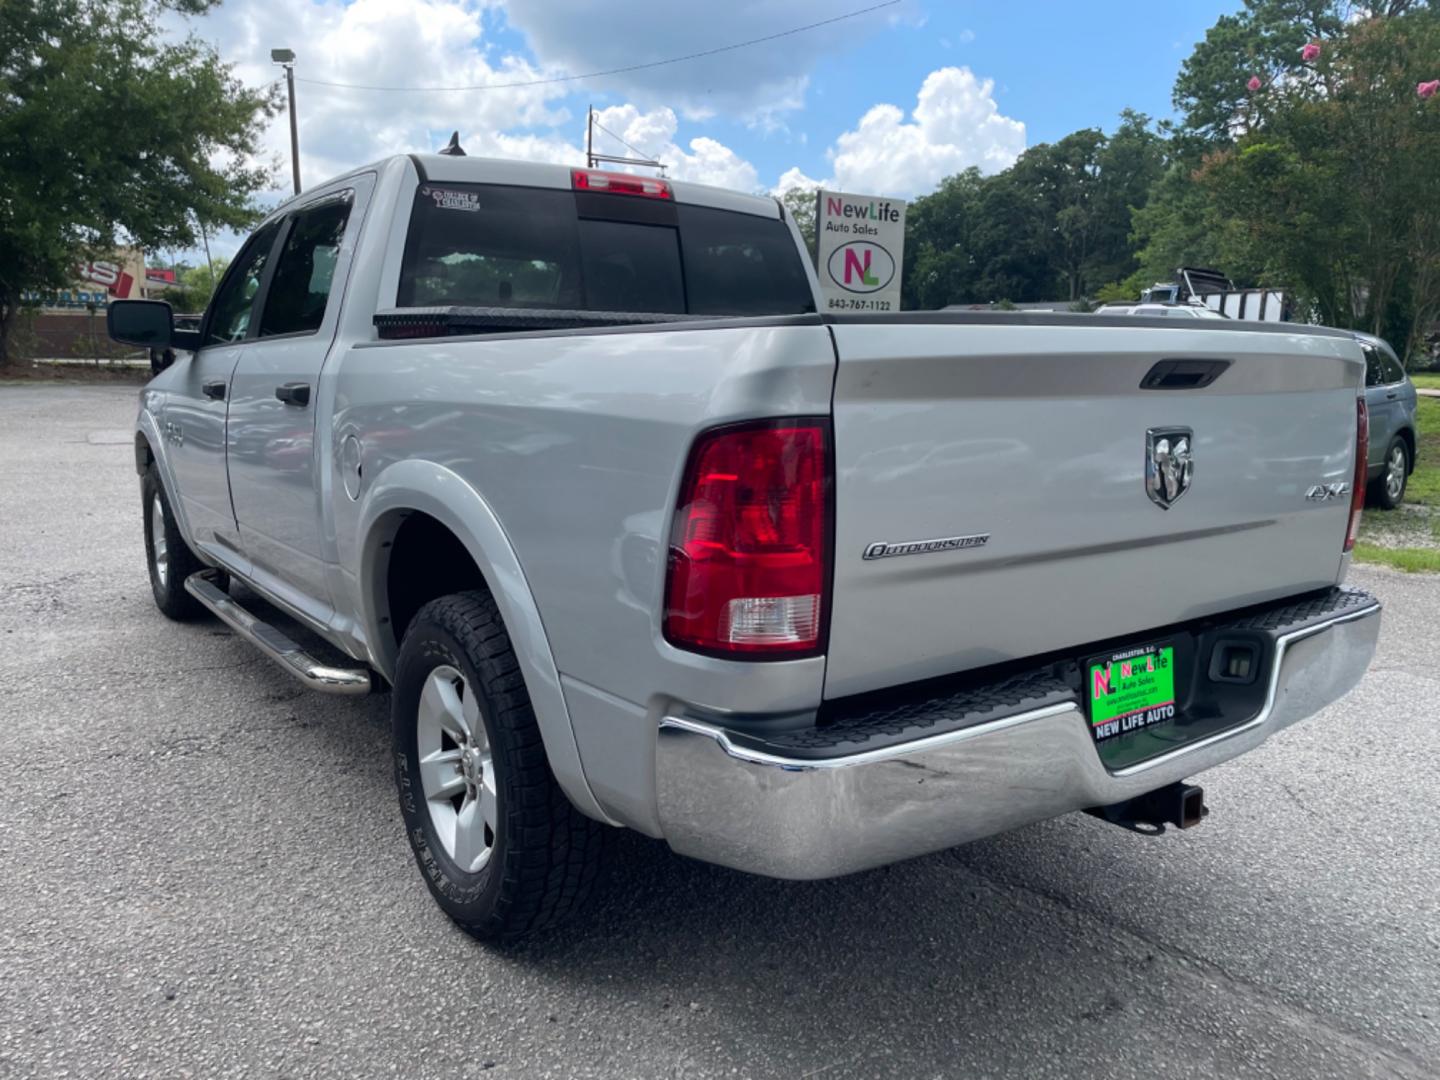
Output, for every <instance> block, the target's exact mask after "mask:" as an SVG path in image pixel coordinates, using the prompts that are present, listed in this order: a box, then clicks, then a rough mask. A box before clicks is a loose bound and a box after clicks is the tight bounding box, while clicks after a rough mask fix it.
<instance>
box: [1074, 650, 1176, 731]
mask: <svg viewBox="0 0 1440 1080" xmlns="http://www.w3.org/2000/svg"><path fill="white" fill-rule="evenodd" d="M1085 687H1086V690H1085V692H1086V696H1087V697H1088V699H1089V702H1090V733H1091V734H1092V735H1094V737H1095V741H1096V742H1104V741H1105V740H1106V739H1113V738H1115V737H1116V736H1119V735H1125V734H1127V733H1129V732H1132V731H1143V730H1144V729H1145V728H1148V727H1150V726H1151V725H1152V724H1160V723H1164V722H1165V721H1166V720H1173V719H1175V649H1174V646H1172V645H1168V644H1154V645H1141V646H1137V647H1135V648H1131V649H1122V650H1121V651H1119V652H1117V653H1113V654H1112V655H1110V656H1104V657H1097V658H1096V659H1093V660H1091V661H1089V662H1088V663H1087V664H1086V665H1085Z"/></svg>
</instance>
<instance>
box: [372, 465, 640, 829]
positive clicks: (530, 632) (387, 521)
mask: <svg viewBox="0 0 1440 1080" xmlns="http://www.w3.org/2000/svg"><path fill="white" fill-rule="evenodd" d="M414 511H418V512H420V513H423V514H428V515H429V516H430V517H432V518H434V519H435V520H436V521H438V522H440V524H442V525H444V526H445V527H446V528H447V529H449V530H450V532H451V533H453V534H454V535H455V536H456V538H458V539H459V541H460V542H461V543H462V544H463V545H464V546H465V549H466V550H467V551H468V552H469V553H470V557H471V559H473V560H474V562H475V565H476V566H478V567H479V568H480V573H481V576H483V577H484V579H485V583H486V585H488V586H489V588H490V592H491V595H493V596H494V597H495V603H496V605H497V606H498V607H499V608H500V616H501V618H503V619H504V620H505V630H506V632H507V634H508V635H509V637H510V643H511V645H512V646H513V647H514V649H515V656H516V658H517V660H518V661H519V664H520V671H521V674H522V675H523V676H524V678H525V686H526V689H527V690H528V691H529V694H530V704H531V706H532V707H533V708H534V710H535V717H536V720H537V721H538V723H539V726H540V738H541V741H542V742H543V743H544V744H545V755H546V757H547V758H548V759H549V761H550V769H551V771H552V772H553V773H554V774H555V779H556V780H557V781H559V783H560V787H561V789H562V790H563V791H564V792H565V794H566V796H568V797H569V799H570V801H571V802H572V803H573V804H574V805H575V808H576V809H577V810H579V811H580V812H581V813H583V814H585V815H587V816H588V817H592V818H595V819H596V820H598V821H603V822H605V823H606V824H610V825H614V824H616V823H615V822H614V821H613V820H611V818H610V817H609V816H608V815H607V814H606V813H605V812H604V810H602V809H601V808H600V804H599V803H598V802H597V801H596V799H595V796H594V794H593V793H592V792H591V790H590V785H589V783H588V782H587V781H586V779H585V772H584V769H583V767H582V766H581V764H580V749H579V747H578V746H577V745H576V743H575V732H574V729H573V727H572V726H571V720H570V711H569V709H568V708H567V707H566V704H565V695H564V693H563V692H562V691H561V688H560V672H559V669H558V668H557V667H556V666H555V657H554V655H553V654H552V653H551V651H550V640H549V638H548V637H547V636H546V634H545V626H544V623H543V622H542V621H541V618H540V609H539V608H538V607H537V606H536V604H535V597H534V594H533V593H532V592H531V590H530V585H529V583H528V582H527V581H526V579H525V572H524V570H523V569H521V566H520V560H519V558H518V557H517V556H516V554H515V549H514V548H513V547H511V545H510V539H509V537H507V536H506V535H505V530H504V529H503V528H502V527H501V525H500V519H499V518H498V517H496V515H495V512H494V510H492V509H491V508H490V505H489V503H487V502H486V501H485V499H484V498H483V497H482V496H481V495H480V493H479V492H478V491H476V490H475V489H474V488H473V487H471V486H470V485H469V484H468V483H467V482H466V481H465V480H464V478H463V477H461V476H460V475H459V474H458V473H455V472H454V471H452V470H450V469H447V468H446V467H445V466H443V465H439V464H436V463H435V462H432V461H424V460H418V459H410V460H406V461H400V462H396V463H395V464H393V465H390V466H388V467H386V468H385V469H384V470H383V471H382V472H381V473H380V475H379V476H377V477H376V478H375V481H374V483H373V484H372V485H371V487H370V490H369V492H368V494H367V495H366V497H365V500H364V502H363V504H362V506H361V510H360V519H359V526H358V533H359V538H360V574H359V581H358V586H359V587H358V590H357V592H358V594H359V596H358V600H359V604H358V606H359V614H360V619H361V623H362V625H363V626H364V628H365V638H366V641H367V642H369V645H370V654H371V659H372V661H373V662H374V664H375V667H376V668H377V669H379V670H380V671H381V672H382V673H383V674H384V675H385V677H386V678H387V679H388V678H393V676H394V674H395V661H396V657H397V653H398V649H397V648H396V647H395V645H394V644H393V640H394V635H393V633H392V632H391V631H390V628H389V627H388V626H387V625H386V624H385V623H382V621H381V620H382V619H387V620H388V618H389V613H388V610H387V609H388V601H387V600H386V596H385V588H384V581H385V572H386V570H387V568H388V564H389V554H388V552H389V548H388V541H389V539H390V537H391V536H393V535H394V531H395V529H396V528H398V525H399V522H400V521H401V520H403V518H404V516H405V514H406V513H407V512H414Z"/></svg>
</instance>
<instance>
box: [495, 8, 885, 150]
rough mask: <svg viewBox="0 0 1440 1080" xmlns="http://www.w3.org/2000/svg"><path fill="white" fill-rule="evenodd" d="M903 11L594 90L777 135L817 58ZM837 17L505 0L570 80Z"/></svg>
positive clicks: (826, 11) (535, 44) (609, 81)
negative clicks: (729, 119) (732, 119)
mask: <svg viewBox="0 0 1440 1080" xmlns="http://www.w3.org/2000/svg"><path fill="white" fill-rule="evenodd" d="M909 2H910V0H907V4H906V7H904V8H902V9H901V14H900V15H896V14H894V11H895V9H887V10H886V11H880V12H875V13H873V14H869V15H863V16H859V17H857V18H854V19H846V20H845V21H843V22H836V23H831V24H830V25H828V26H819V27H816V28H814V29H811V30H806V31H804V32H803V33H799V34H790V35H788V36H785V37H776V38H775V39H774V40H771V41H763V42H759V43H757V44H754V45H749V46H747V47H745V48H743V49H734V50H729V51H725V52H720V53H716V54H715V55H712V56H704V57H697V58H695V59H687V60H685V61H684V62H683V63H675V64H665V65H664V66H660V67H651V68H646V69H644V70H641V71H630V72H624V73H620V74H617V75H612V76H607V77H606V78H605V79H603V80H597V81H596V82H595V84H594V85H595V87H596V88H597V89H601V90H609V91H613V92H616V93H619V94H622V95H624V96H625V97H628V98H630V99H632V100H635V101H638V102H639V103H640V104H641V105H642V106H645V107H647V108H653V107H656V106H660V105H664V106H669V107H673V108H675V109H678V110H679V111H680V113H681V114H682V115H683V116H685V117H686V118H687V119H691V120H698V119H705V118H707V117H709V116H713V115H716V114H717V113H724V114H729V115H738V116H741V117H743V118H745V119H746V120H748V121H749V122H751V123H754V124H755V125H757V126H758V127H761V128H762V129H766V130H769V129H773V128H777V127H780V126H782V125H781V124H780V121H779V119H778V114H781V113H785V112H790V111H794V110H796V109H799V108H801V107H802V106H803V104H804V101H805V87H806V85H807V82H808V76H809V74H810V72H811V70H812V69H813V68H814V65H815V63H816V62H817V61H818V60H819V59H820V58H821V57H822V56H826V55H830V54H835V53H839V52H843V51H846V50H848V49H850V48H853V47H855V46H857V45H858V44H860V43H862V42H863V41H864V40H865V39H866V38H868V37H870V36H872V35H874V34H876V33H878V32H880V31H881V30H882V29H883V28H884V27H886V26H887V25H896V24H897V23H898V22H901V21H903V14H904V12H905V11H906V10H907V9H908V7H909ZM856 6H857V7H858V6H860V5H856ZM845 10H846V8H845V7H840V8H837V7H836V4H835V0H789V2H788V3H784V4H775V3H766V2H763V0H739V2H738V3H728V4H725V3H721V4H716V3H694V2H686V0H663V2H660V0H651V2H649V3H644V2H637V0H630V2H628V3H597V2H596V0H509V2H507V3H506V5H505V11H506V17H507V19H508V20H509V22H510V24H511V25H512V26H514V27H515V28H516V29H518V30H520V31H521V32H522V33H524V34H525V37H526V39H527V40H528V41H529V43H530V46H531V48H532V50H533V51H534V53H535V55H536V56H538V57H539V58H540V60H541V61H542V62H544V63H553V64H557V65H559V66H560V67H563V68H564V69H565V70H566V71H567V72H568V73H574V74H583V73H585V72H589V71H603V70H609V69H614V68H624V67H630V66H633V65H637V64H647V63H651V62H654V61H657V60H668V59H671V58H673V57H678V56H687V55H689V54H692V53H696V52H701V51H704V50H706V49H715V48H720V47H722V46H726V45H734V44H739V43H740V42H743V41H752V40H754V39H756V38H763V37H766V36H767V35H778V34H782V33H784V32H785V31H788V30H794V29H796V28H797V27H801V26H806V25H809V24H811V23H817V22H821V21H823V20H826V19H831V18H834V17H835V16H836V15H837V14H843V13H844V12H845ZM587 89H589V87H588V86H587Z"/></svg>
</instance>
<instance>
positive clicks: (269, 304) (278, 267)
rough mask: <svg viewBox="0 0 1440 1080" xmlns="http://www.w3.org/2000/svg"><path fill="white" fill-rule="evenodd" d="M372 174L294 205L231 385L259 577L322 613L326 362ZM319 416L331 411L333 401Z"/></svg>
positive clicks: (244, 540) (240, 506)
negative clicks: (321, 439)
mask: <svg viewBox="0 0 1440 1080" xmlns="http://www.w3.org/2000/svg"><path fill="white" fill-rule="evenodd" d="M370 183H371V180H370V178H369V177H360V178H358V179H352V180H349V181H347V182H346V187H344V188H343V189H339V190H331V191H322V192H320V193H318V194H317V196H316V197H315V198H314V199H313V200H311V201H309V202H307V203H305V204H304V205H302V206H299V207H297V208H296V209H295V210H294V211H292V212H291V213H290V214H288V215H287V216H286V218H285V220H284V223H283V225H282V229H283V230H284V231H283V234H282V237H281V240H280V244H279V246H278V248H277V251H276V255H275V267H274V271H273V274H272V276H271V277H270V280H269V283H268V284H267V286H266V289H265V295H264V296H263V297H262V298H261V301H260V307H259V311H258V314H257V319H258V322H257V324H256V332H255V334H254V335H253V337H252V338H251V340H250V341H248V342H247V343H246V345H245V347H244V350H243V352H242V354H241V356H240V361H239V364H238V366H237V367H236V368H235V374H234V378H233V380H232V390H231V394H230V423H229V467H230V494H231V498H232V500H233V502H234V505H235V517H236V520H237V523H238V526H239V530H240V542H241V544H242V546H243V547H244V551H245V554H246V556H248V557H249V559H250V562H251V568H252V571H253V573H254V575H255V579H256V582H257V583H258V584H261V585H264V586H266V587H268V588H269V589H270V590H271V591H272V592H274V593H275V594H276V595H277V596H279V597H280V598H281V599H284V600H286V601H289V602H290V603H291V604H292V606H294V607H297V608H299V609H300V610H301V611H303V612H305V613H306V614H309V615H311V616H312V617H315V618H317V619H323V618H324V617H325V612H326V611H327V610H328V608H329V606H330V597H329V590H328V587H327V584H326V563H327V561H328V560H327V557H326V549H325V545H324V537H323V530H322V528H321V521H322V512H323V500H322V493H321V477H322V476H324V475H325V472H324V470H323V468H322V463H323V461H324V460H326V454H325V448H324V447H322V446H320V445H318V444H317V430H318V431H324V430H326V428H325V427H324V426H320V427H318V428H317V418H319V411H320V409H321V406H322V395H321V394H320V385H319V384H320V371H321V368H322V367H323V366H324V364H325V357H326V355H327V354H328V353H329V351H330V345H331V342H333V341H334V339H335V327H336V323H337V320H338V316H339V307H340V296H341V293H342V292H343V286H344V281H345V272H346V270H347V269H348V265H349V257H350V253H351V252H352V251H353V250H354V246H355V237H356V234H357V233H358V222H359V218H360V209H359V208H357V196H358V197H359V200H360V202H361V203H363V199H364V196H365V195H367V194H368V192H369V189H370ZM323 419H324V420H326V421H328V413H327V415H326V417H325V418H323Z"/></svg>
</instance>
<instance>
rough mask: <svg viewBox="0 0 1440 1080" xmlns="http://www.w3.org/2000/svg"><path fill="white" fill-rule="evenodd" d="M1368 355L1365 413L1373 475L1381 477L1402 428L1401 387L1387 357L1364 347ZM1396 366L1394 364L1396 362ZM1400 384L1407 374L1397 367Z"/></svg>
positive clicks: (1396, 373)
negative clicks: (1388, 450)
mask: <svg viewBox="0 0 1440 1080" xmlns="http://www.w3.org/2000/svg"><path fill="white" fill-rule="evenodd" d="M1361 348H1362V351H1363V352H1364V353H1365V409H1366V411H1367V412H1368V413H1369V414H1370V475H1371V476H1378V475H1379V474H1380V473H1381V472H1383V471H1384V469H1385V452H1386V450H1387V449H1388V448H1389V446H1390V440H1391V439H1392V438H1394V436H1395V431H1396V429H1397V428H1398V427H1399V420H1400V413H1401V402H1400V400H1399V399H1400V386H1399V385H1397V384H1396V382H1395V381H1394V380H1392V378H1391V373H1390V371H1389V370H1387V365H1386V361H1387V359H1388V358H1387V357H1386V356H1385V354H1384V353H1382V352H1381V351H1380V349H1379V348H1378V347H1377V346H1374V345H1371V344H1368V343H1363V344H1362V346H1361ZM1392 363H1393V362H1392ZM1394 368H1395V372H1394V374H1395V375H1397V376H1398V377H1399V380H1400V381H1403V380H1404V378H1405V373H1404V371H1402V370H1399V368H1400V365H1399V364H1398V363H1396V364H1394Z"/></svg>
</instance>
